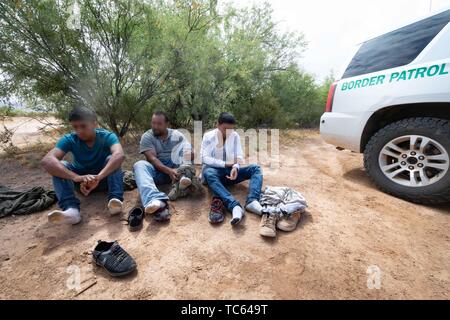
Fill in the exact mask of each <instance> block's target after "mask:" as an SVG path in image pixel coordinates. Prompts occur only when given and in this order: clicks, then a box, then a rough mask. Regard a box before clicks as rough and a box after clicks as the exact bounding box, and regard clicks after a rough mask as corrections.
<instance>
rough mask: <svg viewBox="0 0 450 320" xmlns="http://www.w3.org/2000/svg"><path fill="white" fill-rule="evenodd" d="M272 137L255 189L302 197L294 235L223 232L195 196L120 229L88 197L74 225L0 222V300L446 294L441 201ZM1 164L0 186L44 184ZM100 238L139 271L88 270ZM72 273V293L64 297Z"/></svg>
mask: <svg viewBox="0 0 450 320" xmlns="http://www.w3.org/2000/svg"><path fill="white" fill-rule="evenodd" d="M283 141H284V142H283V144H282V145H283V146H282V147H281V150H280V152H281V167H280V168H279V169H276V170H270V169H269V168H268V167H264V171H265V185H286V186H290V187H293V188H295V189H297V190H299V191H300V192H302V193H303V194H304V195H305V197H306V198H307V200H308V202H309V205H310V208H309V210H308V212H307V213H306V214H304V215H303V217H302V219H301V221H300V224H299V226H298V228H297V230H296V231H294V232H292V233H282V232H279V234H278V237H277V238H276V239H274V240H267V239H263V238H262V237H260V236H259V235H258V226H259V221H260V219H259V218H258V217H257V216H254V215H251V214H248V215H247V218H246V219H245V220H244V222H243V223H242V225H241V226H240V227H238V228H235V229H233V228H232V227H231V226H230V224H229V221H230V216H227V220H226V223H224V224H223V225H221V226H218V227H213V226H211V225H210V224H209V223H208V221H207V214H208V209H209V208H208V207H209V202H210V194H209V193H208V192H205V193H204V194H203V195H200V196H197V197H195V198H194V199H184V200H181V201H178V202H174V203H171V208H172V212H173V218H172V221H171V222H170V223H167V224H160V223H156V222H154V221H152V220H151V219H150V218H149V219H147V220H146V221H145V223H144V228H143V229H142V230H141V231H140V232H137V233H130V232H129V231H128V229H127V227H126V225H125V224H124V222H123V221H121V217H114V218H111V217H109V216H108V215H107V213H106V210H105V206H106V203H105V195H104V194H95V195H93V196H91V197H89V198H85V199H83V201H82V210H83V212H82V214H83V222H82V223H81V224H80V225H78V226H74V227H69V226H62V227H54V226H51V225H49V224H48V223H47V219H46V212H44V213H39V214H34V215H30V216H25V217H19V216H16V217H8V218H5V219H1V220H0V248H1V249H0V298H1V299H12V298H24V299H42V298H43V299H98V298H100V299H403V298H412V299H449V298H450V278H449V272H450V237H449V233H448V230H449V227H450V208H449V206H448V205H446V206H440V207H424V206H418V205H415V204H411V203H408V202H405V201H403V200H399V199H396V198H393V197H391V196H388V195H385V194H383V193H381V192H380V191H378V190H376V189H375V188H374V186H373V185H372V184H371V183H370V182H369V180H368V178H367V177H366V175H365V173H364V171H363V168H362V158H361V156H360V155H358V154H353V153H350V152H339V151H337V150H336V149H335V148H334V147H332V146H329V145H326V144H325V143H324V142H323V141H322V140H321V138H320V136H319V135H318V134H317V133H316V132H305V131H297V132H291V133H289V134H284V135H283ZM136 150H137V149H136V147H135V146H132V147H129V148H128V152H129V153H130V154H133V153H135V152H136ZM134 160H135V159H131V158H130V159H128V160H127V164H126V165H125V166H126V167H127V168H130V166H131V163H132V162H133V161H134ZM0 161H1V163H0V172H1V175H0V184H6V185H9V186H12V187H14V188H18V189H20V188H25V187H29V186H34V185H45V186H47V187H50V186H51V180H50V177H49V176H47V175H46V174H44V173H43V172H41V171H39V169H38V168H34V169H33V168H28V167H26V166H25V167H23V166H22V165H21V164H20V163H19V162H17V161H14V160H5V159H1V160H0ZM245 190H246V184H243V185H242V186H239V187H236V188H234V189H233V192H234V193H235V194H236V195H237V197H238V198H239V199H240V200H242V201H244V199H245ZM137 197H138V194H137V191H133V192H128V193H126V205H127V208H131V207H132V206H133V204H134V203H135V201H136V199H137ZM122 218H124V216H123V217H122ZM100 239H102V240H119V242H120V244H121V245H122V246H123V247H124V248H125V249H126V250H127V251H128V252H129V253H130V254H131V255H132V256H133V257H134V258H135V259H136V261H137V263H138V272H137V273H135V274H133V275H131V276H129V277H127V278H124V279H112V278H111V277H109V276H108V275H107V274H106V273H105V272H104V271H102V270H101V269H99V268H98V267H96V266H95V265H93V264H92V263H91V256H90V252H91V250H92V249H93V248H94V246H95V244H96V241H97V240H100ZM370 266H377V267H379V268H380V270H381V286H380V289H373V290H371V289H369V288H368V286H367V280H368V274H367V269H368V268H369V267H370ZM77 268H79V270H80V271H81V273H80V277H81V288H77V289H69V288H68V286H67V284H68V283H69V284H70V280H71V279H72V278H73V275H76V274H77V273H76V270H77ZM74 270H75V273H73V272H74ZM71 272H72V273H71ZM69 287H70V286H69ZM83 289H86V290H85V291H84V292H82V293H81V294H79V293H80V291H82V290H83Z"/></svg>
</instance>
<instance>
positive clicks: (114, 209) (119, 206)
mask: <svg viewBox="0 0 450 320" xmlns="http://www.w3.org/2000/svg"><path fill="white" fill-rule="evenodd" d="M108 209H109V213H110V214H111V215H116V214H119V213H121V212H122V210H123V202H122V201H120V200H119V199H115V198H114V199H111V200H109V202H108Z"/></svg>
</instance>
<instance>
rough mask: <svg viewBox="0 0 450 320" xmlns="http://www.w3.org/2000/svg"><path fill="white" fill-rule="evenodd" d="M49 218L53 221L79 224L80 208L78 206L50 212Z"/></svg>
mask: <svg viewBox="0 0 450 320" xmlns="http://www.w3.org/2000/svg"><path fill="white" fill-rule="evenodd" d="M48 220H49V221H50V222H52V223H64V224H77V223H79V222H80V221H81V215H80V210H78V209H76V208H69V209H67V210H64V211H60V210H56V211H53V212H50V213H49V214H48Z"/></svg>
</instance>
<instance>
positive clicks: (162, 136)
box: [134, 112, 194, 221]
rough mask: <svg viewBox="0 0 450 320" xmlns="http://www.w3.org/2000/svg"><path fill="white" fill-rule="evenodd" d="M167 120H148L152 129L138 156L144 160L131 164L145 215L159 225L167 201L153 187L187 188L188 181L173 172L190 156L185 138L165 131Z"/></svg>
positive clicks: (162, 115) (161, 116)
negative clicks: (152, 217)
mask: <svg viewBox="0 0 450 320" xmlns="http://www.w3.org/2000/svg"><path fill="white" fill-rule="evenodd" d="M168 125H169V119H168V117H167V115H166V114H165V113H164V112H155V113H154V114H153V116H152V129H151V130H149V131H147V132H146V133H144V135H143V136H142V138H141V144H140V153H142V154H144V155H145V157H146V159H147V160H141V161H138V162H136V163H135V164H134V175H135V178H136V184H137V187H138V189H139V193H140V195H141V200H142V205H143V206H144V208H145V213H146V214H152V215H154V218H155V219H156V220H159V221H165V220H169V219H170V212H169V206H168V204H167V201H168V200H169V197H168V196H167V195H166V194H165V193H163V192H161V191H159V190H158V188H157V187H156V185H157V184H168V183H171V182H172V183H174V182H179V183H180V187H182V188H188V187H189V186H190V185H191V184H192V181H191V179H189V178H188V177H185V176H181V177H180V175H179V173H178V170H177V168H178V167H179V166H180V165H181V164H183V163H186V162H189V163H191V162H192V160H193V158H194V157H193V153H192V151H191V146H190V144H189V142H188V141H187V140H186V138H185V136H184V135H183V134H182V133H181V132H179V131H177V130H173V129H170V128H168Z"/></svg>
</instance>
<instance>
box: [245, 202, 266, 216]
mask: <svg viewBox="0 0 450 320" xmlns="http://www.w3.org/2000/svg"><path fill="white" fill-rule="evenodd" d="M245 208H246V209H247V210H248V211H250V212H253V213H255V214H257V215H262V209H263V208H262V206H261V204H260V203H259V201H257V200H253V201H252V202H250V203H249V204H248V205H247V206H246V207H245Z"/></svg>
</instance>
